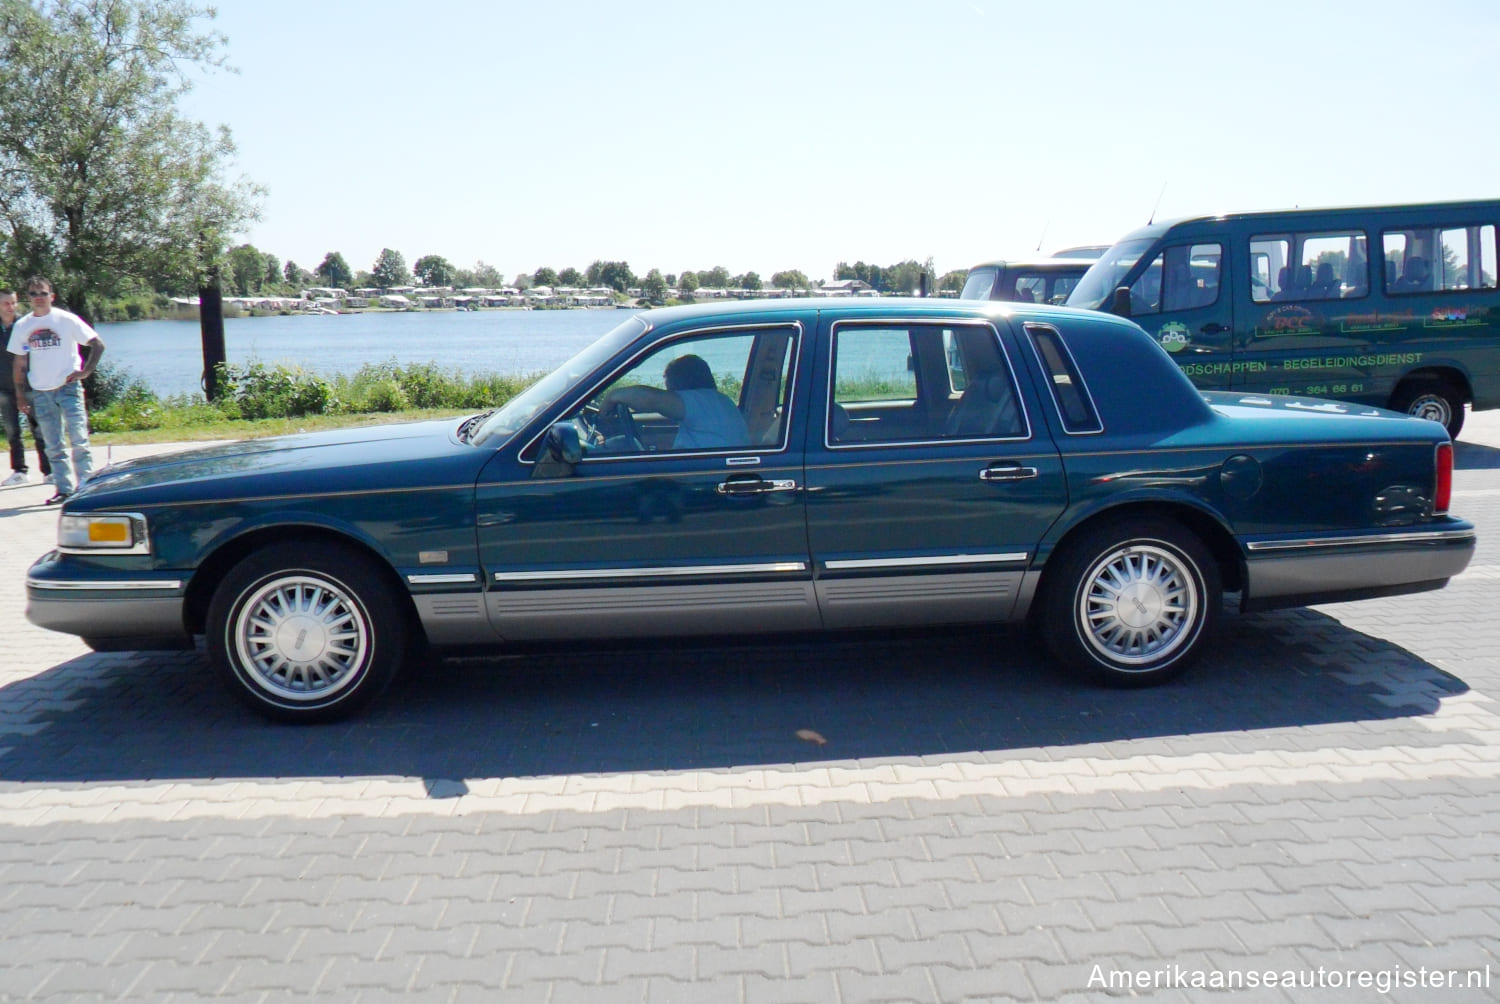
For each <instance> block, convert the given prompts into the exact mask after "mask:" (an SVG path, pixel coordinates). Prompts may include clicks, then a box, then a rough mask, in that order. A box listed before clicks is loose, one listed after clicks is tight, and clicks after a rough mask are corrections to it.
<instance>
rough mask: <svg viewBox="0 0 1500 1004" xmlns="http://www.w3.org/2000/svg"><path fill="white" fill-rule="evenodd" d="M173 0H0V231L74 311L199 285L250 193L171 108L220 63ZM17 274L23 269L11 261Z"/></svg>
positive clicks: (248, 214)
mask: <svg viewBox="0 0 1500 1004" xmlns="http://www.w3.org/2000/svg"><path fill="white" fill-rule="evenodd" d="M211 17H212V12H211V11H210V10H207V9H203V8H199V7H196V6H194V5H192V4H191V3H188V2H184V0H33V2H29V3H23V2H18V0H0V122H3V123H4V129H3V130H0V237H3V238H4V241H3V243H4V247H5V253H6V258H7V264H9V265H10V267H12V268H15V267H16V266H18V265H23V266H25V267H26V271H27V272H29V271H45V272H46V273H47V274H48V275H49V277H50V278H51V279H52V281H53V283H54V287H55V288H56V290H57V292H58V294H59V297H58V298H59V300H60V301H62V302H64V303H66V304H67V305H68V306H69V307H70V308H71V309H74V310H78V311H81V312H83V313H85V314H86V315H87V314H88V313H90V311H91V310H92V309H93V308H94V307H95V306H97V305H98V304H99V302H100V301H101V300H103V299H105V298H109V297H112V296H115V295H118V294H119V293H121V292H122V291H124V290H127V289H130V288H134V287H136V286H138V285H139V284H140V283H142V282H148V283H150V284H151V285H153V286H156V287H163V286H167V285H172V286H174V287H175V288H182V287H184V286H187V287H197V286H200V285H202V284H203V283H204V282H206V281H207V277H208V275H209V272H210V270H211V269H215V268H217V266H218V265H219V264H221V261H222V259H221V257H220V256H221V254H222V252H223V250H224V248H225V245H226V244H227V240H226V239H225V238H226V237H227V235H229V234H231V233H233V232H234V231H235V230H237V229H238V228H239V227H241V226H242V225H243V224H244V223H245V222H246V221H247V220H249V219H251V218H253V216H254V214H255V203H256V201H257V199H258V198H259V196H260V190H259V189H258V188H256V187H255V186H254V185H252V184H250V183H249V182H247V181H243V180H240V181H235V182H229V181H226V180H225V179H224V177H223V172H224V171H225V169H226V167H227V165H228V163H229V161H230V157H231V155H232V153H233V150H234V146H233V143H232V142H231V140H230V137H229V134H228V132H227V131H226V130H220V131H219V132H217V133H212V132H210V131H209V130H208V129H207V128H205V127H204V126H203V125H202V124H201V123H198V122H193V121H191V120H188V119H186V118H184V117H183V116H182V115H181V114H180V113H179V111H178V108H177V105H178V102H179V100H180V99H181V97H182V96H183V95H184V94H185V93H186V92H187V91H188V90H189V89H190V87H191V80H190V79H189V76H188V74H189V72H190V71H193V70H207V69H213V68H216V67H221V66H223V65H224V60H223V57H222V55H221V54H220V49H221V47H222V46H223V45H224V41H225V40H224V38H223V36H221V35H219V34H217V33H213V32H207V31H203V30H200V24H199V23H200V22H201V21H205V20H207V19H209V18H211ZM22 274H26V272H23V273H22Z"/></svg>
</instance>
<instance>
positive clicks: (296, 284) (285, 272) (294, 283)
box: [281, 258, 313, 289]
mask: <svg viewBox="0 0 1500 1004" xmlns="http://www.w3.org/2000/svg"><path fill="white" fill-rule="evenodd" d="M281 274H282V277H283V278H285V279H286V284H287V285H288V286H291V287H292V288H293V289H300V288H301V287H303V286H310V285H312V281H313V277H312V273H311V272H309V271H308V270H307V269H305V268H303V267H302V266H301V265H298V264H297V263H296V262H294V261H292V260H291V259H290V258H289V259H287V263H286V268H284V269H282V270H281Z"/></svg>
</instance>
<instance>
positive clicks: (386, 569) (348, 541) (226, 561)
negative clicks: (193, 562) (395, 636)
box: [183, 524, 422, 634]
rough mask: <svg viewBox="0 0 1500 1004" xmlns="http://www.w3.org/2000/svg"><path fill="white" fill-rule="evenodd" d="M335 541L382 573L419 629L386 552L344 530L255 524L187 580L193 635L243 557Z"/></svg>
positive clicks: (413, 609)
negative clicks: (276, 548) (266, 550)
mask: <svg viewBox="0 0 1500 1004" xmlns="http://www.w3.org/2000/svg"><path fill="white" fill-rule="evenodd" d="M289 542H290V543H297V542H301V543H307V544H313V543H317V544H334V545H337V546H340V547H346V548H349V549H350V550H352V551H358V552H360V553H361V554H363V555H364V556H365V557H367V558H369V559H370V560H371V561H372V562H373V563H374V565H375V567H376V568H379V569H380V570H381V573H382V574H383V575H384V576H385V584H386V586H387V587H388V588H389V589H390V591H391V595H392V596H393V597H394V598H395V600H396V603H397V604H398V605H399V606H400V607H401V609H402V610H403V611H404V612H405V614H406V619H407V622H408V628H409V629H410V630H413V631H416V632H421V631H422V622H421V618H419V617H418V616H417V608H416V604H415V603H413V602H412V598H411V591H410V590H408V589H407V588H406V585H405V583H403V582H402V581H401V577H400V575H398V574H397V573H396V570H395V569H394V568H392V567H391V564H390V562H389V561H388V560H387V559H386V557H385V555H383V554H381V553H380V552H379V551H377V550H375V549H374V548H373V547H371V546H370V545H369V544H367V543H365V542H364V541H362V540H360V539H359V538H358V537H354V536H352V535H350V534H347V533H340V532H339V531H338V530H334V529H331V528H329V527H326V526H318V525H315V524H298V525H291V526H288V525H280V526H262V527H257V528H255V529H254V530H251V531H249V532H248V533H244V534H241V535H240V536H238V537H235V538H233V539H231V540H228V541H225V542H224V544H223V545H222V546H220V547H219V548H218V549H217V550H215V551H214V552H213V553H212V554H210V555H209V556H208V557H207V558H205V559H204V560H203V561H202V562H201V563H200V564H199V565H198V568H197V570H196V571H195V572H194V573H193V577H192V578H191V579H190V580H189V581H188V588H187V594H186V596H185V597H184V602H183V620H184V621H185V623H186V624H187V628H188V631H189V632H190V633H192V634H202V633H203V631H204V628H205V625H206V624H207V621H208V605H209V603H211V602H212V601H213V595H214V591H215V590H217V589H218V588H219V583H220V582H222V581H223V580H224V576H225V574H227V573H228V571H229V570H230V569H231V568H233V567H234V566H235V565H237V564H239V563H240V562H241V561H243V560H244V559H245V558H246V557H248V556H249V555H251V554H253V553H254V552H255V551H258V550H260V549H261V548H262V547H266V546H268V545H271V544H285V543H289Z"/></svg>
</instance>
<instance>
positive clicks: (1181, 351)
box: [1130, 241, 1235, 390]
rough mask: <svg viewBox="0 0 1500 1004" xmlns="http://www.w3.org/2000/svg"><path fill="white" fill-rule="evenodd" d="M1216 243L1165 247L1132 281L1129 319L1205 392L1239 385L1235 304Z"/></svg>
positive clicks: (1222, 248) (1222, 249)
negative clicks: (1237, 379) (1235, 362)
mask: <svg viewBox="0 0 1500 1004" xmlns="http://www.w3.org/2000/svg"><path fill="white" fill-rule="evenodd" d="M1228 267H1229V262H1228V260H1227V255H1226V253H1225V246H1224V245H1223V244H1221V243H1218V242H1216V241H1204V242H1200V243H1196V244H1175V245H1172V246H1170V247H1165V248H1162V249H1161V250H1160V251H1159V252H1158V253H1157V254H1156V256H1155V257H1154V258H1152V259H1151V263H1150V264H1149V265H1147V266H1146V269H1145V271H1143V272H1141V273H1140V274H1139V275H1138V276H1137V278H1136V279H1135V281H1134V282H1133V283H1131V285H1130V319H1131V320H1133V321H1135V323H1137V324H1139V325H1140V326H1141V327H1143V328H1145V329H1146V332H1147V333H1148V334H1150V335H1151V336H1152V337H1153V338H1155V339H1156V340H1157V341H1158V342H1160V343H1161V346H1162V348H1164V349H1166V350H1167V351H1168V352H1170V353H1171V354H1172V358H1173V359H1175V360H1177V364H1178V365H1179V366H1181V367H1182V371H1183V372H1184V373H1186V374H1187V375H1188V377H1189V378H1190V379H1191V380H1192V381H1193V383H1194V384H1196V385H1197V386H1199V387H1201V388H1203V389H1204V390H1228V389H1230V388H1231V386H1233V384H1234V382H1235V381H1234V372H1235V369H1234V338H1233V330H1234V308H1233V304H1232V302H1231V299H1232V298H1231V297H1230V291H1229V289H1228V288H1226V287H1225V284H1224V282H1223V277H1224V276H1225V275H1226V274H1227V269H1228Z"/></svg>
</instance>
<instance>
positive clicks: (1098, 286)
mask: <svg viewBox="0 0 1500 1004" xmlns="http://www.w3.org/2000/svg"><path fill="white" fill-rule="evenodd" d="M1155 243H1156V241H1155V240H1154V239H1152V238H1149V237H1146V238H1142V239H1140V240H1133V241H1121V242H1120V243H1118V244H1116V245H1115V246H1114V247H1112V248H1110V249H1109V250H1108V251H1106V252H1104V257H1102V258H1100V259H1099V260H1098V261H1096V262H1094V264H1092V265H1090V266H1089V270H1088V271H1087V272H1085V273H1084V275H1083V278H1082V279H1080V280H1078V285H1077V286H1075V287H1073V292H1071V293H1069V294H1068V306H1070V307H1086V308H1088V309H1089V310H1108V309H1109V303H1110V299H1111V298H1112V297H1113V296H1114V294H1115V289H1116V288H1118V287H1120V286H1123V285H1125V275H1126V273H1128V272H1129V271H1130V270H1131V269H1132V268H1134V267H1135V263H1136V262H1138V261H1140V260H1141V255H1143V254H1145V253H1146V251H1147V250H1149V249H1150V247H1151V245H1153V244H1155Z"/></svg>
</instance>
